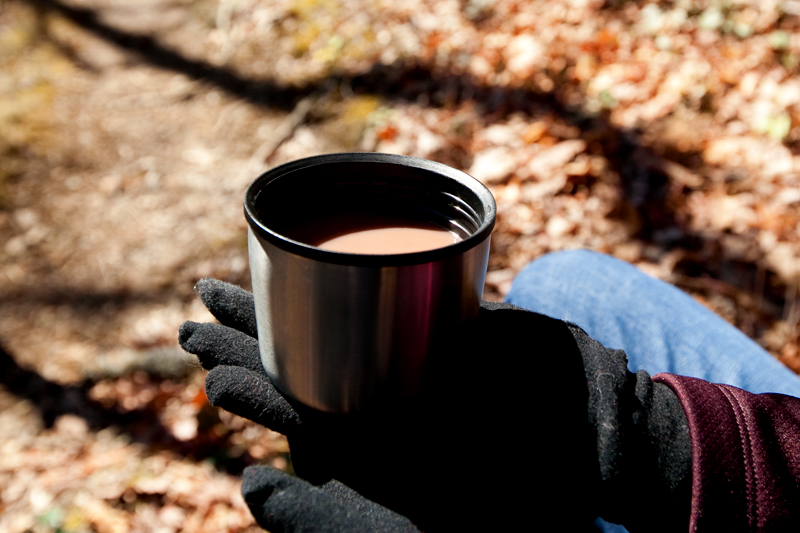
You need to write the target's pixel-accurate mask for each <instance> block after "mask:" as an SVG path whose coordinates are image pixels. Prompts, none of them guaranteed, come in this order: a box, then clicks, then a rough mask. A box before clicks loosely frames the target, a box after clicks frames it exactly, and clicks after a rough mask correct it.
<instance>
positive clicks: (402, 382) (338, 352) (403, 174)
mask: <svg viewBox="0 0 800 533" xmlns="http://www.w3.org/2000/svg"><path fill="white" fill-rule="evenodd" d="M244 210H245V216H246V218H247V222H248V226H249V228H248V247H249V256H250V270H251V276H252V284H253V294H254V297H255V305H256V320H257V324H258V343H259V349H260V353H261V360H262V363H263V365H264V369H265V370H266V372H267V374H268V376H269V377H270V379H271V380H272V382H273V383H274V385H275V386H276V387H277V388H278V389H279V390H280V391H281V392H283V393H284V394H286V395H288V396H290V397H292V398H294V399H296V400H299V401H300V402H302V403H304V404H306V405H308V406H310V407H313V408H316V409H319V410H322V411H327V412H333V413H346V412H352V411H360V410H364V409H368V408H370V407H371V406H373V405H380V404H382V403H385V402H402V401H405V400H407V399H413V398H414V395H415V394H416V393H417V391H418V390H419V387H420V384H421V380H422V379H423V377H424V373H425V364H426V360H427V359H428V358H429V357H430V356H431V354H432V353H434V352H435V351H436V350H440V349H445V348H446V347H447V345H448V344H452V343H453V340H454V339H455V338H456V337H455V336H458V335H460V334H462V332H463V331H464V328H468V327H469V325H470V324H471V323H472V322H473V321H474V320H475V318H476V316H477V314H478V309H479V305H480V299H481V295H482V293H483V283H484V277H485V274H486V267H487V262H488V257H489V238H490V234H491V232H492V229H493V227H494V223H495V214H496V206H495V202H494V199H493V198H492V195H491V193H490V192H489V190H488V189H486V187H484V186H483V185H482V184H481V183H480V182H479V181H477V180H476V179H474V178H472V177H470V176H469V175H467V174H465V173H463V172H461V171H458V170H455V169H453V168H450V167H448V166H446V165H443V164H440V163H436V162H432V161H427V160H424V159H419V158H414V157H407V156H398V155H390V154H373V153H344V154H331V155H322V156H316V157H309V158H306V159H300V160H297V161H293V162H290V163H287V164H284V165H281V166H278V167H276V168H273V169H271V170H268V171H267V172H265V173H263V174H262V175H261V176H259V177H258V178H256V180H255V181H253V183H251V184H250V186H249V187H248V189H247V192H246V194H245V200H244ZM387 221H394V222H397V221H399V222H398V223H400V222H402V221H408V222H409V223H410V224H411V225H414V226H417V225H420V224H422V225H431V224H432V225H435V226H436V227H438V228H442V229H444V230H448V231H450V232H452V233H453V234H455V236H456V239H454V240H457V242H454V243H453V244H447V245H445V246H443V247H439V248H435V249H429V250H423V251H417V252H410V253H381V254H373V253H364V251H362V252H361V253H348V252H339V251H331V250H327V249H324V248H321V247H320V246H318V245H316V244H315V243H316V241H317V240H319V238H321V237H322V236H330V235H333V234H336V233H337V232H342V231H352V230H358V229H360V227H361V226H363V227H372V226H375V227H379V226H385V225H387V224H388V223H389V222H387Z"/></svg>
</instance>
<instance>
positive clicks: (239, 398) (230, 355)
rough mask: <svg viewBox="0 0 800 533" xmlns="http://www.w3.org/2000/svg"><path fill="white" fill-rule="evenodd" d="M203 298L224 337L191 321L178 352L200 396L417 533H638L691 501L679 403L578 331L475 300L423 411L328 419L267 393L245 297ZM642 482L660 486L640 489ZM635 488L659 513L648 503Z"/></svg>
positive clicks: (212, 283)
mask: <svg viewBox="0 0 800 533" xmlns="http://www.w3.org/2000/svg"><path fill="white" fill-rule="evenodd" d="M197 290H198V293H199V295H200V297H201V299H202V300H203V302H204V303H205V305H206V306H207V307H208V308H209V310H210V311H211V312H212V313H213V314H214V316H215V317H216V318H217V319H218V320H219V321H220V322H221V325H218V324H196V323H191V322H187V323H185V324H184V325H183V326H182V327H181V331H180V340H181V345H182V346H183V347H184V349H185V350H187V351H189V352H191V353H195V354H197V355H198V356H199V358H200V361H201V363H202V364H203V366H204V367H205V368H208V369H210V372H209V374H208V377H207V378H206V392H207V395H208V397H209V400H210V401H211V403H212V404H213V405H218V406H220V407H222V408H224V409H227V410H229V411H231V412H233V413H236V414H239V415H241V416H244V417H246V418H249V419H251V420H254V421H256V422H258V423H261V424H263V425H265V426H267V427H270V428H271V429H274V430H276V431H280V432H282V433H284V434H286V435H287V437H288V439H289V445H290V449H291V452H292V461H293V464H294V467H295V471H296V472H297V474H298V475H300V476H301V477H303V478H305V479H307V480H309V481H310V482H312V483H314V484H318V485H319V484H324V483H327V482H329V481H331V480H332V479H336V480H339V481H340V482H343V483H345V484H347V485H349V486H350V487H352V488H353V489H355V490H357V491H358V492H360V493H361V494H363V495H364V496H365V497H366V498H369V499H371V500H373V501H375V502H378V503H380V504H382V505H384V506H386V507H388V508H389V509H392V510H393V511H395V512H397V513H401V514H403V515H406V516H408V517H409V518H410V519H411V520H413V522H414V523H415V524H417V525H418V526H419V527H421V528H423V529H424V530H426V531H435V530H455V529H467V530H478V529H503V528H516V527H520V526H521V525H522V526H525V525H527V526H529V527H530V528H536V529H546V528H553V529H560V530H565V529H575V530H580V529H584V528H590V527H591V526H590V525H591V522H592V521H593V519H594V518H595V517H596V516H598V514H599V513H600V512H601V511H603V512H604V513H605V512H606V509H607V514H608V515H609V516H610V517H612V519H617V521H623V520H620V519H625V518H626V517H628V518H630V520H629V521H630V522H631V523H638V521H639V515H642V516H646V514H647V513H646V511H647V510H648V509H662V508H663V507H664V505H667V506H670V505H672V502H673V500H675V501H677V502H678V505H680V503H685V502H683V497H684V496H685V487H686V486H687V481H686V480H687V479H688V478H689V477H690V475H689V474H688V457H689V454H688V451H687V450H688V430H686V429H685V426H686V423H685V417H683V412H682V410H681V408H680V404H678V403H677V399H676V398H675V396H674V394H671V391H669V389H666V387H664V386H661V385H659V384H656V385H655V386H653V384H652V382H650V380H649V378H648V377H647V375H646V374H644V373H642V374H641V375H637V376H634V375H632V374H630V373H628V372H627V370H626V368H625V364H626V360H625V356H624V354H622V352H618V351H613V350H606V349H605V348H603V347H602V346H601V345H599V344H598V343H596V342H594V341H592V340H591V339H589V338H588V337H587V336H586V334H585V333H584V332H583V331H582V330H580V328H577V327H576V326H573V325H571V324H567V323H564V322H561V321H558V320H554V319H551V318H548V317H545V316H542V315H539V314H536V313H531V312H528V311H525V310H521V309H519V308H515V307H513V306H508V305H502V304H487V303H484V304H483V305H482V307H481V311H480V314H479V317H478V320H477V322H476V324H475V327H473V328H471V331H470V332H468V333H466V334H465V335H464V336H463V338H462V339H460V341H459V342H456V341H455V340H454V344H453V346H452V348H451V349H449V350H443V351H442V353H438V354H437V356H436V357H435V358H433V359H432V360H431V361H430V365H429V368H428V370H427V372H428V373H427V375H426V379H425V384H426V385H425V386H424V387H423V391H422V393H421V394H420V397H419V399H418V402H417V403H416V405H414V406H410V407H407V408H404V409H397V410H392V411H387V410H383V411H380V412H367V413H359V414H349V415H331V414H326V413H320V412H318V411H315V410H313V409H310V408H308V407H306V406H303V405H302V404H299V403H298V402H295V401H293V400H291V399H289V398H286V397H284V396H283V395H281V394H280V393H279V392H278V391H277V390H276V389H275V388H274V387H273V386H272V384H271V383H270V382H269V379H268V378H267V377H266V374H265V373H264V371H263V368H262V366H261V362H260V358H259V355H258V344H257V341H256V338H255V337H256V328H255V316H254V310H253V300H252V295H251V294H250V293H247V292H246V291H243V290H241V289H239V288H237V287H234V286H232V285H229V284H225V283H223V282H219V281H216V280H209V279H206V280H201V281H200V282H199V283H198V285H197ZM584 363H586V364H584ZM587 383H588V387H587ZM665 389H666V390H665ZM623 400H624V401H623ZM662 404H663V405H662ZM654 405H657V406H659V407H663V406H666V411H663V409H662V410H659V409H654ZM654 411H659V412H665V413H667V414H666V415H665V416H662V417H660V418H659V417H658V416H650V414H651V412H654ZM651 434H653V435H652V436H653V438H651ZM665 439H666V440H667V441H669V443H670V445H664V444H663V441H664V440H665ZM673 442H677V443H678V444H677V445H673ZM681 443H683V444H682V445H681ZM676 450H677V452H676ZM673 452H675V453H673ZM670 461H671V462H670ZM653 465H655V467H653ZM664 465H667V466H673V468H671V469H667V470H668V471H669V472H672V474H671V475H668V476H667V477H664V476H662V475H661V470H662V467H663V466H664ZM675 465H677V466H675ZM645 467H646V468H645ZM639 472H647V473H648V474H650V473H652V472H655V474H656V477H655V478H654V479H652V480H650V481H648V485H647V486H645V487H642V486H639V485H637V484H638V483H639V482H640V481H641V479H642V476H641V475H638V473H639ZM298 483H302V482H299V481H298ZM267 485H269V483H267ZM303 486H305V485H303ZM648 489H650V490H649V491H648ZM243 490H244V491H245V497H246V499H248V502H249V503H250V505H251V509H253V510H254V514H255V515H256V518H257V519H258V520H259V523H261V524H262V525H265V527H266V524H268V523H269V524H272V526H270V527H276V526H275V524H276V523H280V520H279V519H276V517H277V516H278V515H280V514H281V512H283V511H280V512H279V511H276V510H275V509H283V508H278V507H274V504H273V503H271V502H270V498H264V497H262V496H257V495H256V492H257V493H258V494H263V493H264V491H260V492H259V491H256V492H251V491H250V489H249V485H247V484H245V486H244V487H243ZM314 490H317V489H314ZM320 490H321V489H320ZM267 492H269V491H267ZM642 492H645V493H646V494H649V495H652V496H653V497H654V501H657V502H658V504H657V505H655V506H649V505H647V503H648V502H647V501H645V502H644V506H642V505H641V502H640V500H642V498H641V497H640V496H639V495H640V493H642ZM306 493H307V491H306V492H304V494H306ZM313 494H316V493H313ZM631 498H632V499H631ZM256 501H258V502H263V503H256V504H254V503H253V502H256ZM306 503H307V504H308V505H311V506H316V505H317V500H314V499H309V500H308V501H307V502H306ZM370 503H371V502H370ZM637 504H639V508H636V505H637ZM303 505H305V503H304V504H303ZM631 505H633V506H634V507H635V508H634V510H633V511H632V510H631V509H630V507H631ZM270 509H272V510H271V511H270ZM258 513H262V516H261V517H259V514H258ZM270 513H271V514H270ZM676 514H677V515H678V517H679V518H678V521H680V519H681V518H682V516H683V515H682V513H676ZM685 514H686V517H687V518H688V504H687V508H686V513H685ZM268 515H269V516H270V517H271V518H270V520H266V519H265V518H264V517H266V516H268ZM617 515H619V516H617ZM312 516H318V515H317V514H314V513H309V514H307V515H306V517H305V519H307V520H311V517H312ZM325 516H328V514H326V513H323V514H321V515H319V516H318V518H323V517H325ZM292 524H293V525H291V526H289V525H286V526H284V527H285V528H287V529H286V530H287V531H288V530H292V531H298V530H302V529H301V528H300V526H299V525H298V523H297V522H293V523H292ZM307 526H308V527H310V528H312V529H314V528H317V529H318V528H319V527H321V524H316V525H315V524H313V523H309V524H307ZM655 529H658V528H657V527H656V528H655ZM650 530H651V531H652V530H654V529H653V527H652V524H651V527H650Z"/></svg>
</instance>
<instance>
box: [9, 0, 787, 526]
mask: <svg viewBox="0 0 800 533" xmlns="http://www.w3.org/2000/svg"><path fill="white" fill-rule="evenodd" d="M799 17H800V1H799V0H724V1H723V0H676V1H672V2H669V1H662V2H645V1H633V0H631V1H624V0H618V1H613V0H607V1H603V0H548V1H519V0H496V1H495V0H441V1H437V0H404V1H402V2H390V1H388V0H348V1H344V0H199V1H192V0H139V1H137V2H122V1H120V0H63V1H61V0H28V1H23V0H0V531H4V532H6V531H7V532H12V533H16V532H26V531H32V532H35V533H38V532H56V531H59V532H99V533H106V532H110V533H111V532H113V533H118V532H140V531H141V532H151V531H152V532H159V533H162V532H163V533H168V532H177V531H183V532H204V531H209V532H211V531H214V532H219V531H248V530H252V531H258V530H259V528H257V527H256V526H254V525H253V523H252V519H251V518H250V515H249V513H248V512H247V510H246V508H245V506H244V504H243V502H242V501H241V497H240V496H239V481H238V476H239V475H240V474H241V471H242V469H243V468H244V466H246V465H248V464H254V463H260V464H270V465H273V466H275V467H277V468H282V469H286V470H288V471H291V461H290V457H289V455H288V447H287V445H286V442H285V440H284V439H283V438H282V437H281V436H280V435H278V434H276V433H273V432H270V431H268V430H266V429H264V428H261V427H259V426H256V425H254V424H252V423H249V422H247V421H245V420H242V419H240V418H237V417H234V416H231V415H229V414H227V413H224V412H219V411H218V410H217V409H215V408H212V407H210V406H209V405H208V403H207V400H206V398H205V396H204V393H203V386H202V385H203V372H202V370H201V369H200V368H199V367H198V365H197V363H196V361H194V360H193V358H192V357H189V356H188V355H186V354H184V353H183V352H181V351H180V349H179V348H178V346H177V341H176V337H177V329H178V326H179V325H180V324H181V323H182V322H183V321H184V320H187V319H193V320H201V321H202V320H210V319H211V317H210V315H209V314H208V313H207V312H206V311H205V310H204V308H203V307H202V305H201V304H199V302H198V301H197V299H196V298H195V297H194V296H193V292H192V287H193V285H194V283H195V282H196V281H197V280H198V279H200V278H202V277H205V276H213V277H216V278H219V279H223V280H226V281H230V282H233V283H237V284H240V285H242V286H245V287H249V273H248V266H247V251H246V235H245V228H246V226H245V222H244V218H243V216H242V206H241V201H242V196H243V193H244V189H245V187H246V186H247V184H248V183H249V182H250V181H251V180H252V179H253V178H255V177H256V176H257V175H258V174H259V173H260V172H262V171H264V170H266V169H267V168H270V167H272V166H275V165H278V164H280V163H283V162H286V161H289V160H292V159H296V158H299V157H304V156H308V155H314V154H319V153H325V152H336V151H353V150H358V151H380V152H391V153H399V154H407V155H413V156H419V157H424V158H428V159H433V160H437V161H441V162H443V163H446V164H449V165H451V166H454V167H456V168H459V169H463V170H465V171H467V172H469V173H470V174H472V175H473V176H475V177H476V178H478V179H480V180H481V181H483V182H484V183H486V184H487V185H488V186H489V187H490V189H491V190H492V192H493V194H494V195H495V198H496V199H497V202H498V207H499V213H498V224H497V229H496V231H495V233H494V235H493V241H492V256H491V260H490V265H489V273H488V275H487V281H486V290H485V297H486V298H487V299H492V300H499V299H502V297H503V295H504V294H505V292H506V291H507V290H508V288H509V285H510V283H511V280H512V279H513V277H514V275H515V274H516V272H518V271H519V270H520V269H521V268H522V267H523V266H524V265H525V264H527V263H528V262H529V261H531V260H532V259H534V258H536V257H539V256H541V255H542V254H545V253H547V252H550V251H554V250H561V249H567V248H590V249H593V250H597V251H601V252H605V253H608V254H611V255H614V256H616V257H619V258H621V259H624V260H625V261H628V262H631V263H633V264H634V265H636V266H638V267H639V268H641V269H642V270H644V271H646V272H648V273H649V274H652V275H654V276H656V277H659V278H661V279H663V280H666V281H668V282H670V283H673V284H675V285H677V286H679V287H680V288H682V289H684V290H686V291H687V292H689V293H690V294H692V295H693V296H694V297H695V298H697V299H698V300H699V301H700V302H702V303H703V304H705V305H707V306H708V307H710V308H711V309H713V310H714V311H716V312H717V313H719V314H720V315H722V316H723V317H724V318H725V319H726V320H728V321H729V322H731V323H733V324H734V325H736V326H737V327H739V328H741V329H742V330H743V331H744V332H745V333H746V334H748V335H749V336H751V337H752V338H754V339H755V340H756V341H757V342H759V343H760V344H761V345H762V346H764V347H765V348H766V349H767V350H768V351H769V352H770V353H772V354H773V355H774V356H775V357H777V358H778V359H780V360H781V361H783V362H784V363H785V364H786V365H788V366H789V367H790V368H792V369H793V370H795V371H800V353H798V333H799V332H800V330H798V319H800V308H799V307H798V281H799V275H800V76H798V70H797V69H798V64H800V18H799ZM464 439H465V445H466V446H472V447H473V448H474V450H475V460H476V461H485V460H488V459H489V458H490V456H491V454H492V453H493V450H492V449H491V442H488V441H487V440H486V437H485V435H482V434H481V433H480V432H478V431H477V430H476V431H475V433H474V434H472V433H470V432H465V435H464ZM420 446H424V441H422V440H421V441H420Z"/></svg>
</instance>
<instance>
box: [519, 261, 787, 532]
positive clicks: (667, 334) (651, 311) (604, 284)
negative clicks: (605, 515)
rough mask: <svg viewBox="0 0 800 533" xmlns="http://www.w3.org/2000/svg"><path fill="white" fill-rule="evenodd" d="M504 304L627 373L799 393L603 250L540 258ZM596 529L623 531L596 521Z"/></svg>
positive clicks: (776, 365) (757, 356)
mask: <svg viewBox="0 0 800 533" xmlns="http://www.w3.org/2000/svg"><path fill="white" fill-rule="evenodd" d="M506 301H508V302H509V303H512V304H514V305H518V306H520V307H524V308H526V309H530V310H532V311H536V312H538V313H541V314H544V315H548V316H551V317H553V318H559V319H562V320H567V321H569V322H573V323H575V324H577V325H579V326H581V327H582V328H583V329H584V330H586V332H587V333H588V334H589V336H591V337H592V338H594V339H595V340H597V341H600V342H601V343H602V344H603V345H605V346H606V347H608V348H621V349H623V350H625V353H626V354H627V355H628V368H629V369H630V370H631V371H632V372H636V371H637V370H646V371H647V372H648V373H650V375H654V374H658V373H659V372H670V373H673V374H680V375H683V376H691V377H696V378H701V379H705V380H707V381H711V382H715V383H725V384H728V385H733V386H736V387H739V388H742V389H745V390H747V391H750V392H755V393H759V392H780V393H783V394H789V395H791V396H796V397H800V378H798V377H797V376H796V375H795V374H794V373H793V372H792V371H790V370H789V369H788V368H786V367H785V366H784V365H783V364H781V363H780V362H779V361H778V360H776V359H775V358H774V357H772V356H771V355H770V354H768V353H767V352H766V351H765V350H764V349H763V348H761V347H760V346H759V345H758V344H756V343H755V342H753V340H751V339H750V338H749V337H747V336H746V335H744V334H743V333H742V332H741V331H739V330H738V329H736V328H734V327H733V326H731V325H730V324H728V323H727V322H726V321H725V320H723V319H722V318H720V317H719V316H717V315H716V314H714V313H713V312H711V311H710V310H708V309H706V308H705V307H703V306H702V305H701V304H699V303H698V302H697V301H695V300H694V299H693V298H691V297H690V296H688V295H687V294H685V293H684V292H682V291H681V290H679V289H677V288H675V287H673V286H671V285H669V284H667V283H664V282H663V281H660V280H657V279H655V278H652V277H650V276H648V275H646V274H644V273H643V272H641V271H640V270H639V269H637V268H635V267H634V266H632V265H629V264H627V263H625V262H623V261H620V260H618V259H614V258H613V257H610V256H607V255H602V254H599V253H596V252H590V251H588V250H573V251H566V252H556V253H552V254H548V255H545V256H543V257H541V258H539V259H537V260H535V261H533V262H532V263H531V264H530V265H528V266H527V267H526V268H525V269H524V270H523V271H522V272H520V273H519V275H518V276H517V277H516V279H515V280H514V283H513V285H512V287H511V290H510V291H509V293H508V295H507V297H506ZM598 526H599V527H600V529H601V530H603V531H606V532H614V533H622V532H625V531H626V530H625V529H624V528H623V527H622V526H618V525H613V524H608V523H606V522H603V521H602V520H599V521H598Z"/></svg>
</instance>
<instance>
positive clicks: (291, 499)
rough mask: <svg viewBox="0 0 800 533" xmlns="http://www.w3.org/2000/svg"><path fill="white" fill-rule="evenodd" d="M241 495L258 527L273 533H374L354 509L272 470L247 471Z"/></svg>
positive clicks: (309, 485)
mask: <svg viewBox="0 0 800 533" xmlns="http://www.w3.org/2000/svg"><path fill="white" fill-rule="evenodd" d="M242 495H243V496H244V500H245V502H247V505H248V507H250V512H251V513H253V516H254V517H255V519H256V521H257V522H258V523H259V525H260V526H261V527H263V528H265V529H267V530H269V531H271V532H273V533H280V532H289V531H291V532H295V533H300V532H303V533H305V532H324V533H359V532H364V533H366V532H374V531H377V529H376V528H374V527H371V525H370V524H369V522H368V521H366V520H364V519H363V518H362V517H361V516H359V513H358V511H357V510H356V509H352V508H350V507H348V506H347V505H346V504H345V503H343V502H340V501H339V500H337V499H336V498H334V497H333V496H331V495H330V494H327V493H326V492H325V491H323V490H320V489H319V488H317V487H314V486H313V485H311V484H309V483H308V482H306V481H304V480H302V479H300V478H296V477H291V476H288V475H286V474H284V473H283V472H280V471H279V470H275V469H274V468H268V467H252V466H251V467H248V468H246V469H245V471H244V476H243V479H242ZM386 531H395V530H390V529H386Z"/></svg>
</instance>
